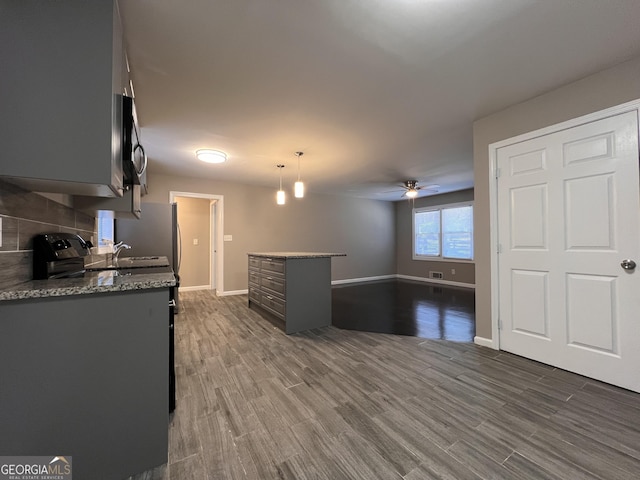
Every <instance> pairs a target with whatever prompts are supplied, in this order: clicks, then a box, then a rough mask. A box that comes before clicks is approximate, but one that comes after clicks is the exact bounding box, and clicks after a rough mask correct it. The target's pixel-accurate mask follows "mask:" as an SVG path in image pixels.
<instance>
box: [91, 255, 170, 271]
mask: <svg viewBox="0 0 640 480" xmlns="http://www.w3.org/2000/svg"><path fill="white" fill-rule="evenodd" d="M164 266H169V259H168V258H167V257H164V256H153V257H120V258H116V259H114V258H113V256H112V255H90V256H87V257H85V260H84V267H85V268H86V269H87V270H112V269H115V268H147V267H164Z"/></svg>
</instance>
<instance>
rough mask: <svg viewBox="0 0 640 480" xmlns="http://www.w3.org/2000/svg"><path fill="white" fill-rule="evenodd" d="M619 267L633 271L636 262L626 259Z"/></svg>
mask: <svg viewBox="0 0 640 480" xmlns="http://www.w3.org/2000/svg"><path fill="white" fill-rule="evenodd" d="M620 266H621V267H622V268H624V269H625V270H634V269H635V268H636V262H634V261H633V260H631V259H628V258H627V259H625V260H623V261H622V262H620Z"/></svg>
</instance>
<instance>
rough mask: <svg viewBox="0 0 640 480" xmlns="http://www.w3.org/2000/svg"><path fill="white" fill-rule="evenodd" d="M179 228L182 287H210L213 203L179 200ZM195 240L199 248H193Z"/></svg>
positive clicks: (179, 198)
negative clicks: (211, 205)
mask: <svg viewBox="0 0 640 480" xmlns="http://www.w3.org/2000/svg"><path fill="white" fill-rule="evenodd" d="M176 203H177V204H178V224H179V225H180V234H181V236H182V257H181V261H180V286H181V287H200V286H207V285H210V284H211V274H210V271H211V261H210V251H211V220H210V219H211V209H210V206H209V205H210V203H211V200H208V199H206V198H188V197H177V198H176ZM194 239H197V240H198V245H194V244H193V241H194Z"/></svg>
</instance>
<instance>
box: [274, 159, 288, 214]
mask: <svg viewBox="0 0 640 480" xmlns="http://www.w3.org/2000/svg"><path fill="white" fill-rule="evenodd" d="M276 167H278V170H280V189H279V190H278V192H277V193H276V203H277V204H278V205H284V204H285V201H286V196H285V193H284V190H282V169H283V168H284V165H280V164H279V165H276Z"/></svg>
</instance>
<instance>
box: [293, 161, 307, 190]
mask: <svg viewBox="0 0 640 480" xmlns="http://www.w3.org/2000/svg"><path fill="white" fill-rule="evenodd" d="M303 154H304V153H303V152H296V157H298V181H297V182H296V183H295V184H294V185H293V194H294V196H295V197H296V198H302V197H304V183H302V181H301V180H300V157H301V156H302V155H303Z"/></svg>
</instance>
